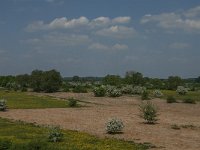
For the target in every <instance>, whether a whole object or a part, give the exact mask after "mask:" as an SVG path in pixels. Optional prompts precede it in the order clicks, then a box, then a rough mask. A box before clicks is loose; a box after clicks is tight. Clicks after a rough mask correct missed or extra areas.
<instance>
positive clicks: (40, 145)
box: [24, 139, 48, 150]
mask: <svg viewBox="0 0 200 150" xmlns="http://www.w3.org/2000/svg"><path fill="white" fill-rule="evenodd" d="M24 149H27V150H46V149H48V147H47V142H45V141H41V140H38V139H34V140H31V141H30V142H29V143H27V144H26V145H24Z"/></svg>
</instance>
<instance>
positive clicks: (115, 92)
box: [106, 85, 122, 97]
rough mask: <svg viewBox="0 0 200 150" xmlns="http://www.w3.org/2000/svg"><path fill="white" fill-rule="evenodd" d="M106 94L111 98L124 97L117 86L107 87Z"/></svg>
mask: <svg viewBox="0 0 200 150" xmlns="http://www.w3.org/2000/svg"><path fill="white" fill-rule="evenodd" d="M106 94H107V95H108V96H110V97H119V96H121V95H122V92H121V90H120V89H117V88H116V87H115V86H109V85H108V86H106Z"/></svg>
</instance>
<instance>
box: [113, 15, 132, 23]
mask: <svg viewBox="0 0 200 150" xmlns="http://www.w3.org/2000/svg"><path fill="white" fill-rule="evenodd" d="M112 21H113V23H129V22H130V21H131V17H129V16H127V17H116V18H114V19H113V20H112Z"/></svg>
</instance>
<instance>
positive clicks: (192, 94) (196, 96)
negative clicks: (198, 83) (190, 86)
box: [162, 90, 200, 101]
mask: <svg viewBox="0 0 200 150" xmlns="http://www.w3.org/2000/svg"><path fill="white" fill-rule="evenodd" d="M162 92H163V94H164V98H165V99H166V98H167V96H173V97H175V98H176V99H177V100H184V99H188V98H190V99H193V100H195V101H200V91H189V92H188V93H187V94H186V95H179V94H177V93H176V91H171V90H163V91H162Z"/></svg>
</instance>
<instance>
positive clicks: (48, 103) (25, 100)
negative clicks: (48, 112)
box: [0, 91, 68, 109]
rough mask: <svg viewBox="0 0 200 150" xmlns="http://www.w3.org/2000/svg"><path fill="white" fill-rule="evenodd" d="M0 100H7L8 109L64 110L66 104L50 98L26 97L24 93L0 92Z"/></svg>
mask: <svg viewBox="0 0 200 150" xmlns="http://www.w3.org/2000/svg"><path fill="white" fill-rule="evenodd" d="M0 99H5V100H7V106H8V108H9V109H34V108H64V107H68V104H67V102H66V101H64V100H57V99H53V98H51V97H47V96H43V97H39V96H33V95H27V94H26V93H25V92H14V91H0Z"/></svg>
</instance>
